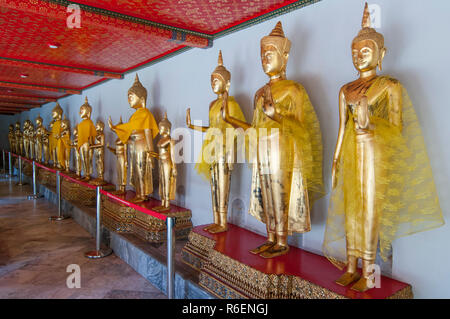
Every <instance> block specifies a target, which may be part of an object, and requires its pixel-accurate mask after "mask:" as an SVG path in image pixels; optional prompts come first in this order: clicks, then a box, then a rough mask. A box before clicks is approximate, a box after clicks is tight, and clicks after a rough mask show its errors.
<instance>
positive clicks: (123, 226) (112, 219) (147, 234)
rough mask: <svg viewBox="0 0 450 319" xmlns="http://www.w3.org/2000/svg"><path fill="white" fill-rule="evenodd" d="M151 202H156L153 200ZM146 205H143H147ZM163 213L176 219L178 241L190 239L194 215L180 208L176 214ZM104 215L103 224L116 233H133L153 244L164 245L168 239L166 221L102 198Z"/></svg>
mask: <svg viewBox="0 0 450 319" xmlns="http://www.w3.org/2000/svg"><path fill="white" fill-rule="evenodd" d="M151 201H156V200H154V199H152V200H151ZM145 203H146V202H144V203H143V204H144V205H145ZM161 213H162V214H164V215H167V216H168V217H174V218H175V238H176V239H185V238H187V237H188V235H189V233H190V231H191V229H192V222H191V217H192V213H191V211H190V210H188V209H182V208H180V209H177V211H176V212H161ZM102 214H103V218H102V220H103V224H104V225H105V226H106V227H108V228H110V229H112V230H114V231H116V232H121V233H132V234H134V235H136V236H137V237H139V238H140V239H142V240H144V241H147V242H151V243H163V242H165V241H166V239H167V227H166V223H165V222H164V221H162V220H160V219H158V218H155V217H153V216H150V215H147V214H144V213H142V212H140V211H137V210H135V209H134V208H131V207H128V206H125V205H123V204H121V203H118V202H116V201H114V200H111V199H109V198H106V197H105V196H102Z"/></svg>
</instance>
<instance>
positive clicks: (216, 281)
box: [182, 225, 413, 299]
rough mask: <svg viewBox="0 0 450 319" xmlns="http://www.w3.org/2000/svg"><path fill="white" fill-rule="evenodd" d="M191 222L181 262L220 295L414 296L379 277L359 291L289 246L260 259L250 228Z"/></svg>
mask: <svg viewBox="0 0 450 319" xmlns="http://www.w3.org/2000/svg"><path fill="white" fill-rule="evenodd" d="M205 226H206V225H202V226H197V227H195V228H194V229H193V230H192V232H191V234H190V235H189V242H188V243H187V244H186V246H185V247H184V248H183V250H182V257H183V261H184V262H185V263H186V264H188V265H190V266H191V267H193V268H195V269H197V270H200V272H199V283H200V286H202V287H203V288H205V289H206V290H207V291H209V292H210V293H212V294H214V295H215V296H217V297H218V298H227V299H228V298H257V299H284V298H289V299H317V298H320V299H324V298H325V299H346V298H412V297H413V294H412V289H411V286H410V285H408V284H405V283H402V282H399V281H396V280H393V279H391V278H387V277H384V276H382V277H381V287H380V288H373V289H370V290H368V291H367V292H365V293H359V292H356V291H353V290H351V289H350V287H341V286H339V285H337V284H336V283H334V280H336V279H337V278H338V277H339V276H340V275H341V274H342V272H341V271H340V270H338V269H337V268H335V267H334V266H333V265H332V264H331V263H329V261H328V260H327V259H326V258H325V257H323V256H319V255H316V254H313V253H310V252H307V251H304V250H302V249H299V248H296V247H291V250H290V252H289V253H288V254H287V255H284V256H279V257H276V258H272V259H264V258H262V257H260V256H257V255H253V254H251V253H250V252H249V250H250V249H252V248H254V247H256V246H258V245H260V244H261V243H263V242H264V241H265V238H264V237H263V236H259V235H257V234H255V233H252V232H250V231H248V230H245V229H242V228H240V227H237V226H235V225H229V230H228V232H225V233H221V234H214V235H213V234H210V233H208V232H206V231H204V230H203V228H204V227H205Z"/></svg>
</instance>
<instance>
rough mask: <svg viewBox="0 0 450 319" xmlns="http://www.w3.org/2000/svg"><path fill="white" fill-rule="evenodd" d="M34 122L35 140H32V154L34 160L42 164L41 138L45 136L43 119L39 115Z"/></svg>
mask: <svg viewBox="0 0 450 319" xmlns="http://www.w3.org/2000/svg"><path fill="white" fill-rule="evenodd" d="M35 121H36V130H35V134H34V135H35V140H34V153H35V160H36V161H38V162H39V163H41V162H42V149H43V147H42V136H43V135H44V134H45V131H46V129H45V127H44V125H42V123H43V119H42V117H41V116H40V115H38V116H37V117H36V119H35Z"/></svg>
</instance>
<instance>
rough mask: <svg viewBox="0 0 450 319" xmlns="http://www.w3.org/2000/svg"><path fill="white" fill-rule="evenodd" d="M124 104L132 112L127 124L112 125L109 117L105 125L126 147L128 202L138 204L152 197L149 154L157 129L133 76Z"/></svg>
mask: <svg viewBox="0 0 450 319" xmlns="http://www.w3.org/2000/svg"><path fill="white" fill-rule="evenodd" d="M128 103H129V104H130V106H131V107H132V108H134V109H135V110H136V112H134V114H133V115H132V116H131V117H130V120H129V121H128V123H123V124H117V125H113V124H112V121H111V117H110V118H109V119H108V125H109V128H110V129H111V130H112V131H114V132H116V134H117V136H118V137H119V138H120V140H121V141H122V143H123V144H126V143H128V149H129V150H130V182H131V185H132V186H133V187H134V189H135V191H136V196H135V197H134V198H133V199H132V201H133V202H135V203H138V202H142V201H144V200H146V199H147V196H148V195H149V194H151V193H153V178H152V176H153V175H152V169H153V161H152V157H151V156H150V152H153V151H154V148H153V139H154V138H155V136H156V135H157V134H158V126H157V125H156V121H155V118H154V117H153V115H152V113H151V112H150V111H149V109H147V107H146V103H147V90H146V89H145V88H144V87H143V86H142V84H141V82H140V81H139V77H138V75H137V74H136V79H135V81H134V84H133V86H132V87H131V88H130V89H129V90H128Z"/></svg>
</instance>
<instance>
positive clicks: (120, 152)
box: [106, 116, 128, 195]
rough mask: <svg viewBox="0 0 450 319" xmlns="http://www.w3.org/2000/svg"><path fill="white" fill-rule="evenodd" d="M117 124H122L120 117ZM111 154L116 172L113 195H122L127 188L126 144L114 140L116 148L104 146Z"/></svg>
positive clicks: (118, 139)
mask: <svg viewBox="0 0 450 319" xmlns="http://www.w3.org/2000/svg"><path fill="white" fill-rule="evenodd" d="M119 124H123V122H122V116H121V117H120V122H119ZM106 147H107V148H108V149H109V150H110V151H111V152H112V153H114V154H115V155H116V158H117V161H116V172H117V186H118V187H117V188H118V190H117V191H116V192H115V194H118V195H123V194H125V192H126V189H125V188H126V186H127V167H128V151H127V144H126V143H122V141H121V140H120V138H117V139H116V147H115V148H114V147H110V146H109V144H108V145H107V146H106Z"/></svg>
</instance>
